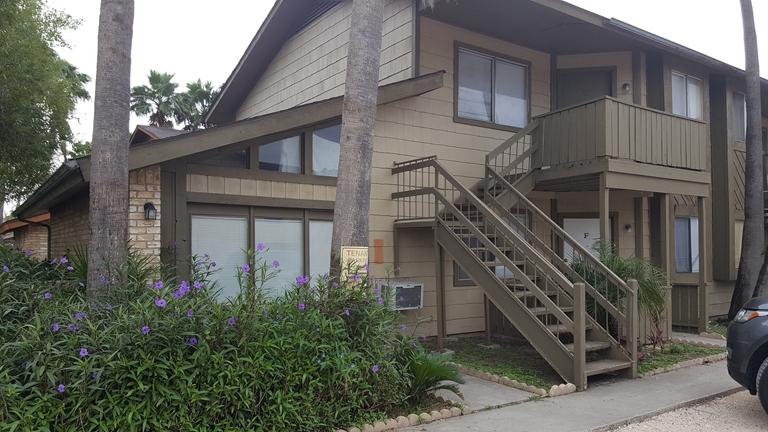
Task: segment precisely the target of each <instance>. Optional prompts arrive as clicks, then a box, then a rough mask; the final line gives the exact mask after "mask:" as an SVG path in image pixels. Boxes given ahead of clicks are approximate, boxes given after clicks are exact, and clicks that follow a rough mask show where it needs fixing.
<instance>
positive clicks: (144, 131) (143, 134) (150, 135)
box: [130, 125, 189, 145]
mask: <svg viewBox="0 0 768 432" xmlns="http://www.w3.org/2000/svg"><path fill="white" fill-rule="evenodd" d="M188 132H189V131H185V130H181V129H173V128H166V127H160V126H149V125H138V126H136V129H134V130H133V133H132V134H131V140H130V144H131V145H133V144H139V143H143V142H147V141H154V140H158V139H164V138H170V137H174V136H177V135H181V134H185V133H188Z"/></svg>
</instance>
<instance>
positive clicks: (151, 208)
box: [144, 202, 157, 220]
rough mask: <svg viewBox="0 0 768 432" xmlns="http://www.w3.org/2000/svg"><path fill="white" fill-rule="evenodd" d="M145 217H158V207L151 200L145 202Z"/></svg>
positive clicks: (152, 218)
mask: <svg viewBox="0 0 768 432" xmlns="http://www.w3.org/2000/svg"><path fill="white" fill-rule="evenodd" d="M144 219H146V220H155V219H157V209H155V205H154V204H152V203H151V202H148V203H146V204H144Z"/></svg>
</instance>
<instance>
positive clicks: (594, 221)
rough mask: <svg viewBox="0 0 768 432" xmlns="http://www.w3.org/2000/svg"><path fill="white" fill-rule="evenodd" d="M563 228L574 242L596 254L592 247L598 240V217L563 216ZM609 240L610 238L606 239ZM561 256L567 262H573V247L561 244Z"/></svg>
mask: <svg viewBox="0 0 768 432" xmlns="http://www.w3.org/2000/svg"><path fill="white" fill-rule="evenodd" d="M563 229H564V230H565V232H567V233H568V235H570V236H571V237H573V239H574V240H576V242H577V243H578V244H580V245H582V246H584V248H585V249H586V250H588V251H589V252H591V253H592V255H594V256H597V251H596V250H594V249H593V247H594V246H595V242H596V241H598V240H600V219H599V218H564V219H563ZM608 240H610V239H608ZM563 258H565V259H566V260H568V262H573V260H574V259H578V257H574V252H573V248H571V247H570V246H568V245H567V244H566V245H564V246H563Z"/></svg>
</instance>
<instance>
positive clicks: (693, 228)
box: [675, 217, 699, 273]
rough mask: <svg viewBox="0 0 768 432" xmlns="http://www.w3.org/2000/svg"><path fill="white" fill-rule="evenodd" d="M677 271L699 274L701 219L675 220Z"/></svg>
mask: <svg viewBox="0 0 768 432" xmlns="http://www.w3.org/2000/svg"><path fill="white" fill-rule="evenodd" d="M675 271H676V272H677V273H698V272H699V219H698V218H695V217H676V218H675Z"/></svg>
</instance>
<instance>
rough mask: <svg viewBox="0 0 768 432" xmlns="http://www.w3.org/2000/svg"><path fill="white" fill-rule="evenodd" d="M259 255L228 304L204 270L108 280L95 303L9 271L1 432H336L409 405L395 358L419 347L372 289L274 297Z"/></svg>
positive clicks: (323, 285)
mask: <svg viewBox="0 0 768 432" xmlns="http://www.w3.org/2000/svg"><path fill="white" fill-rule="evenodd" d="M259 249H264V247H263V246H259ZM258 253H259V252H258V251H257V252H255V253H251V254H250V255H249V257H250V263H249V265H248V266H247V268H239V269H237V276H238V280H239V281H240V283H241V288H242V290H241V294H240V295H239V296H238V297H237V298H236V299H232V300H231V301H230V302H227V303H219V302H217V301H216V300H215V299H216V294H217V293H216V287H215V284H213V283H211V282H210V280H209V278H208V276H209V275H210V274H211V271H212V262H211V261H210V259H209V258H207V257H205V258H201V259H195V260H193V263H194V265H192V266H191V267H192V269H193V273H192V275H191V277H190V280H184V281H180V282H179V283H176V282H175V281H173V280H166V281H162V280H145V281H138V280H133V281H125V282H122V283H117V284H114V281H113V282H112V283H111V285H110V290H109V291H108V294H107V295H105V296H104V297H103V298H101V299H100V300H99V302H90V303H89V302H88V301H86V299H85V298H84V296H83V294H82V288H81V287H79V284H78V281H76V280H74V279H73V280H69V281H67V280H66V278H63V279H60V280H59V281H57V283H55V284H52V283H49V282H45V281H37V282H35V281H33V280H34V278H30V277H28V275H27V276H25V275H24V274H21V273H19V270H16V269H17V268H20V266H18V265H15V264H13V263H10V262H9V264H10V265H9V271H8V272H4V271H3V272H0V289H1V290H2V291H0V316H2V321H0V352H2V353H3V355H2V357H1V358H0V430H9V429H16V430H40V429H46V430H62V431H64V430H163V431H182V430H183V431H186V430H208V431H212V430H306V431H309V430H313V431H314V430H331V429H333V428H337V427H346V426H350V425H352V424H355V423H360V421H361V420H366V421H369V420H371V419H372V418H374V417H380V416H382V415H383V412H385V411H386V410H388V409H390V408H392V407H394V406H402V405H403V404H404V403H406V401H408V400H409V395H408V394H406V391H407V390H406V389H407V388H408V382H407V381H408V379H409V378H408V372H407V371H405V370H404V367H405V365H404V364H403V363H402V362H401V361H399V360H398V359H402V358H405V357H407V356H404V355H403V352H405V349H406V346H407V347H408V348H409V349H410V347H411V346H412V344H413V343H415V341H413V340H411V339H408V338H404V337H402V336H399V337H396V335H397V334H399V333H400V332H399V329H400V325H399V324H398V323H397V320H398V318H399V315H398V313H397V312H395V311H392V310H390V309H389V308H388V307H386V302H385V301H384V300H383V299H382V298H381V297H380V296H379V294H378V293H376V292H375V290H373V289H372V286H371V285H372V281H370V280H369V279H368V278H367V277H365V276H364V277H362V279H361V281H352V283H349V284H348V283H346V282H344V281H341V282H340V284H338V283H336V282H334V281H332V280H328V278H318V279H316V280H314V281H310V280H308V278H307V279H305V278H304V277H302V278H301V280H298V281H297V282H299V283H298V284H296V285H294V286H293V288H292V289H289V290H288V291H286V292H285V294H284V295H282V296H280V297H276V298H269V297H267V296H266V295H265V294H264V291H263V289H262V288H264V284H265V283H267V282H268V281H269V280H270V279H271V278H272V277H273V276H274V273H275V272H276V271H277V267H278V265H279V264H278V263H274V262H273V263H265V262H263V260H262V259H261V258H260V257H259V256H258ZM1 257H3V254H2V253H0V258H1ZM21 259H23V260H27V259H26V258H24V257H22V258H21ZM59 262H60V261H59ZM0 264H2V263H1V262H0ZM6 265H8V264H6ZM35 265H38V264H35ZM44 265H49V264H48V263H45V264H44ZM53 266H60V264H58V263H57V264H53ZM46 271H48V270H46ZM57 271H58V270H57ZM63 271H65V272H66V270H63ZM225 271H226V270H225ZM46 274H47V273H46ZM156 274H159V273H156ZM49 280H50V278H48V279H47V281H49ZM43 282H45V283H43ZM107 283H109V282H107ZM48 294H50V295H48ZM126 299H129V300H126ZM382 303H384V304H382Z"/></svg>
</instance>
